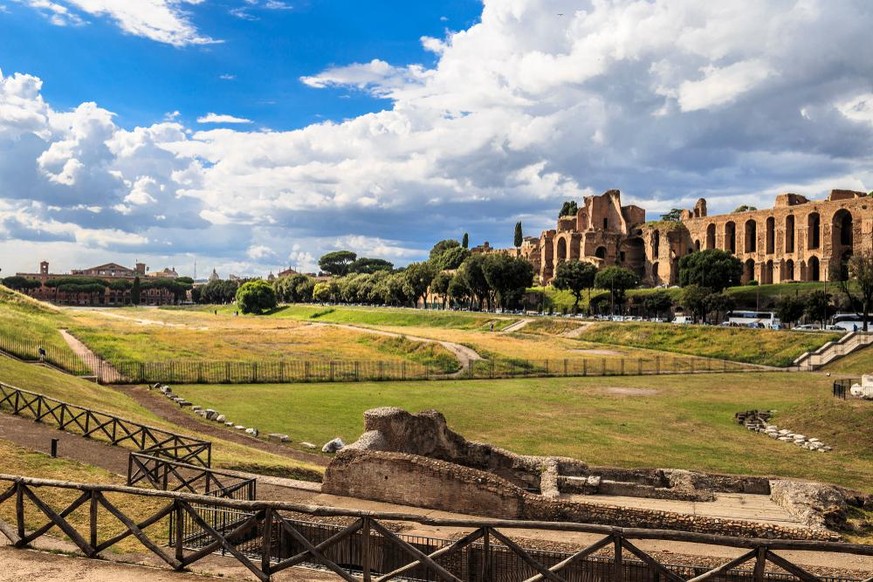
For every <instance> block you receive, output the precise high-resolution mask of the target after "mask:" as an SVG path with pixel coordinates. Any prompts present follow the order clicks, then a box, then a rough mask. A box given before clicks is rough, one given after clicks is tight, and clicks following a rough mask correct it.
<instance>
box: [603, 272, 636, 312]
mask: <svg viewBox="0 0 873 582" xmlns="http://www.w3.org/2000/svg"><path fill="white" fill-rule="evenodd" d="M639 284H640V278H639V277H637V275H636V273H634V272H633V271H630V270H628V269H625V268H623V267H606V268H605V269H603V270H602V271H599V272H598V273H597V275H596V276H595V277H594V286H595V287H597V288H598V289H607V290H609V293H610V296H611V299H612V303H613V305H617V306H618V307H619V309H621V308H622V306H623V305H624V301H625V294H626V292H627V290H628V289H633V288H634V287H636V286H637V285H639Z"/></svg>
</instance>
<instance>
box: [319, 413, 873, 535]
mask: <svg viewBox="0 0 873 582" xmlns="http://www.w3.org/2000/svg"><path fill="white" fill-rule="evenodd" d="M364 421H365V432H364V433H363V434H362V435H361V437H360V438H359V439H358V440H357V441H356V442H355V443H352V444H351V445H348V446H347V447H345V448H343V449H342V450H340V451H339V452H338V453H337V455H336V457H335V458H334V459H333V460H332V461H331V463H330V465H329V466H328V468H327V471H326V473H325V477H324V483H323V487H322V491H323V492H324V493H330V494H334V495H345V496H351V497H359V498H364V499H373V500H378V501H385V502H390V503H400V504H405V505H413V506H418V507H428V508H433V509H440V510H445V511H453V512H458V513H467V514H473V515H484V516H489V517H498V518H507V519H532V520H546V521H578V522H583V523H603V524H610V525H616V526H625V527H647V528H658V529H682V530H686V531H697V532H707V533H720V534H725V535H734V536H746V537H789V538H795V539H836V538H837V537H838V536H837V535H836V534H834V533H833V532H832V531H830V530H829V529H828V528H829V527H833V526H838V525H840V523H841V520H844V519H845V510H846V507H847V505H848V504H855V505H863V504H864V503H869V500H868V499H867V498H866V497H865V496H863V495H860V494H857V493H854V492H848V491H846V490H844V489H841V488H838V487H833V486H829V485H821V484H816V483H812V484H810V483H802V482H797V481H794V480H787V479H770V478H767V477H750V476H735V475H716V474H707V473H699V472H693V471H685V470H679V469H620V468H611V467H594V466H589V465H588V464H586V463H584V462H582V461H579V460H576V459H569V458H563V457H534V456H524V455H516V454H514V453H511V452H509V451H506V450H504V449H500V448H498V447H493V446H491V445H488V444H483V443H476V442H470V441H467V440H466V439H464V438H463V437H462V436H460V435H459V434H457V433H455V432H454V431H452V430H450V429H449V428H448V427H447V425H446V420H445V418H444V417H443V415H442V414H440V413H439V412H437V411H434V410H431V411H426V412H422V413H419V414H415V415H413V414H410V413H408V412H406V411H404V410H402V409H399V408H390V407H386V408H377V409H373V410H368V411H367V412H365V413H364ZM719 493H730V494H746V495H761V496H768V497H769V499H770V500H772V501H773V502H774V503H775V504H777V505H779V506H780V507H782V508H784V509H785V510H786V511H787V512H788V513H790V514H791V515H794V516H796V517H797V519H798V520H800V521H802V522H803V523H805V524H806V525H807V526H809V527H806V528H802V527H789V526H786V525H780V524H775V523H766V522H761V521H744V520H741V519H725V518H717V517H708V516H705V515H699V514H695V515H691V514H685V513H678V512H672V511H661V510H653V509H642V508H637V507H628V506H621V505H619V504H615V505H613V504H609V503H604V502H603V499H604V498H607V499H608V497H607V496H629V497H646V498H655V499H669V500H683V501H695V502H706V501H711V500H713V499H714V497H715V496H716V495H717V494H719ZM585 496H598V497H600V498H601V499H600V502H599V503H594V502H586V501H585Z"/></svg>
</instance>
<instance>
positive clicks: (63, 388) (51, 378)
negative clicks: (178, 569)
mask: <svg viewBox="0 0 873 582" xmlns="http://www.w3.org/2000/svg"><path fill="white" fill-rule="evenodd" d="M0 381H2V382H4V383H5V384H9V385H12V386H15V387H16V388H21V389H24V390H30V391H32V392H39V393H41V394H45V395H47V396H51V397H52V398H57V399H58V400H62V401H64V402H68V403H70V404H76V405H78V406H83V407H86V408H91V409H94V410H99V411H102V412H108V413H110V414H115V415H117V416H120V417H123V418H126V419H130V420H133V421H136V422H139V423H142V424H147V425H149V426H154V427H157V428H163V429H165V430H169V431H172V432H177V433H181V434H190V435H191V436H195V437H198V438H203V439H204V440H212V441H213V454H212V455H213V463H214V464H215V465H216V466H217V467H230V466H236V465H239V464H241V463H255V464H259V465H263V466H267V467H283V468H286V469H288V470H289V471H292V472H293V470H294V469H296V468H301V469H305V470H314V471H320V469H318V468H317V467H315V466H314V465H308V464H303V463H299V462H297V461H294V460H293V459H287V458H284V457H279V456H277V455H271V454H269V453H265V452H262V451H258V450H253V449H250V448H248V447H244V446H242V445H238V444H236V443H231V442H228V441H221V440H218V439H211V438H210V437H206V436H203V435H198V434H196V433H193V434H192V433H190V432H189V431H185V430H181V429H179V428H178V427H176V426H174V425H172V424H171V423H168V422H166V421H164V420H163V419H161V418H158V417H157V416H155V415H154V414H152V413H151V412H150V411H148V410H146V409H144V408H142V407H141V406H140V405H139V404H138V403H137V402H136V401H134V400H133V399H131V398H129V397H128V396H126V395H125V394H123V393H121V392H119V391H117V390H114V389H112V388H108V387H105V386H99V385H96V384H93V383H91V382H86V381H84V380H80V379H78V378H74V377H72V376H69V375H66V374H61V373H58V372H55V371H54V370H51V369H48V368H44V367H42V366H38V365H34V364H24V363H20V362H16V361H14V360H11V359H9V358H5V357H0ZM3 410H4V411H5V410H6V407H4V408H3ZM255 424H256V425H257V423H255Z"/></svg>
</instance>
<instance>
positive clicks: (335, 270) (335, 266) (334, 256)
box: [318, 251, 358, 277]
mask: <svg viewBox="0 0 873 582" xmlns="http://www.w3.org/2000/svg"><path fill="white" fill-rule="evenodd" d="M357 258H358V255H357V254H355V253H353V252H352V251H333V252H330V253H327V254H325V255H322V257H321V258H320V259H318V267H319V268H320V269H321V270H322V271H324V272H325V273H327V274H328V275H333V276H335V277H342V276H343V275H346V274H348V272H349V268H350V267H351V266H352V263H354V262H355V259H357Z"/></svg>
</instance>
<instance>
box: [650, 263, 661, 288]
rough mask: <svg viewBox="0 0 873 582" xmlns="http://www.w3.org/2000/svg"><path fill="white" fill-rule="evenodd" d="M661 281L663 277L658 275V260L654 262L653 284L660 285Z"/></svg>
mask: <svg viewBox="0 0 873 582" xmlns="http://www.w3.org/2000/svg"><path fill="white" fill-rule="evenodd" d="M660 283H661V277H660V276H659V275H658V261H655V262H654V263H652V284H653V285H659V284H660Z"/></svg>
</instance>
